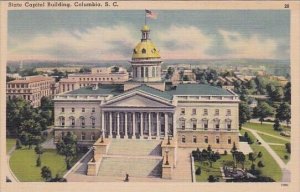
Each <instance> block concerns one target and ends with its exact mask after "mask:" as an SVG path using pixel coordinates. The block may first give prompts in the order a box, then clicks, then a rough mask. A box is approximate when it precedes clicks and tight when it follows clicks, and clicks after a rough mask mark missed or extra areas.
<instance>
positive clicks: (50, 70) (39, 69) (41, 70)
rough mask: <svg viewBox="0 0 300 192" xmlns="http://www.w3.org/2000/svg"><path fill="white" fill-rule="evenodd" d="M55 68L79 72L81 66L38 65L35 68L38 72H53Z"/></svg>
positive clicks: (62, 70)
mask: <svg viewBox="0 0 300 192" xmlns="http://www.w3.org/2000/svg"><path fill="white" fill-rule="evenodd" d="M55 69H56V70H58V71H61V72H69V73H78V72H79V71H80V69H81V67H38V68H36V69H35V70H36V71H37V72H44V73H53V71H54V70H55Z"/></svg>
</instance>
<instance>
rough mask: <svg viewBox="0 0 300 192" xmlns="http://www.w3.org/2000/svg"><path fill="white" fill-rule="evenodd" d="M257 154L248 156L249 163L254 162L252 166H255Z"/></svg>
mask: <svg viewBox="0 0 300 192" xmlns="http://www.w3.org/2000/svg"><path fill="white" fill-rule="evenodd" d="M256 157H257V156H256V154H255V153H252V152H251V153H249V154H248V159H249V161H251V162H252V166H253V165H254V161H255V160H256Z"/></svg>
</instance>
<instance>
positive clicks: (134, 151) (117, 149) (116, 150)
mask: <svg viewBox="0 0 300 192" xmlns="http://www.w3.org/2000/svg"><path fill="white" fill-rule="evenodd" d="M160 144H161V141H160V140H125V139H112V142H111V144H110V147H109V149H108V153H107V154H108V155H129V156H147V155H149V156H161V147H160Z"/></svg>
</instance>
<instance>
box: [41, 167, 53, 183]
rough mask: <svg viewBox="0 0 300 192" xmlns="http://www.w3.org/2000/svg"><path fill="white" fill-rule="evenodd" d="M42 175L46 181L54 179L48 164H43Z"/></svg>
mask: <svg viewBox="0 0 300 192" xmlns="http://www.w3.org/2000/svg"><path fill="white" fill-rule="evenodd" d="M41 177H42V178H43V179H44V180H45V181H50V180H51V179H52V173H51V170H50V168H49V167H47V166H43V167H42V169H41Z"/></svg>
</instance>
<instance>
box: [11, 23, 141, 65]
mask: <svg viewBox="0 0 300 192" xmlns="http://www.w3.org/2000/svg"><path fill="white" fill-rule="evenodd" d="M10 42H11V49H10V50H9V58H10V59H26V58H32V59H34V58H37V59H41V58H44V59H55V58H58V59H65V60H76V59H79V60H88V59H98V60H100V59H103V60H114V59H128V56H127V53H128V51H129V52H131V50H132V47H133V46H134V45H135V43H136V42H137V40H136V39H134V38H133V37H132V34H131V31H130V30H129V29H128V28H127V27H124V26H121V25H120V26H112V27H108V28H104V27H95V28H90V29H88V30H87V31H84V32H80V31H74V32H68V31H58V32H54V33H52V34H49V35H45V34H40V35H37V36H36V37H35V38H33V39H29V40H20V39H18V40H16V39H14V40H12V41H10ZM16 57H18V58H16Z"/></svg>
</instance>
